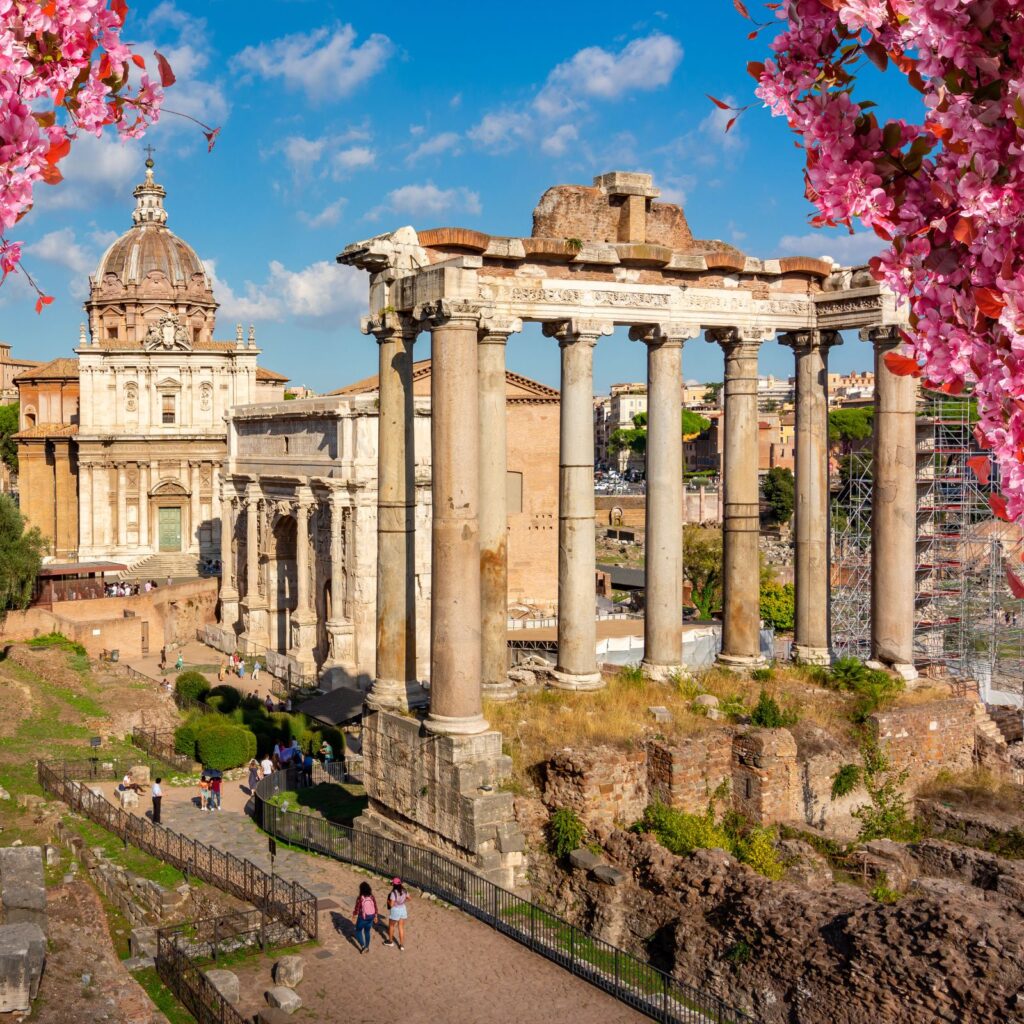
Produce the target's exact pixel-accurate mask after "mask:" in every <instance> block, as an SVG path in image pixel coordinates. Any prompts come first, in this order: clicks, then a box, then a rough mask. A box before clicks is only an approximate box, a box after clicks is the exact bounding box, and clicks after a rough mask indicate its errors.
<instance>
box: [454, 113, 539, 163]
mask: <svg viewBox="0 0 1024 1024" xmlns="http://www.w3.org/2000/svg"><path fill="white" fill-rule="evenodd" d="M532 128H533V122H532V120H531V118H530V115H529V114H526V113H524V112H523V111H521V110H511V109H506V110H496V111H493V112H491V113H489V114H484V116H483V117H482V118H481V119H480V122H479V123H478V124H476V125H475V126H474V127H472V128H470V130H469V131H468V132H467V133H466V134H467V135H468V136H469V137H470V138H471V139H472V140H473V141H474V142H475V143H477V145H479V146H482V147H483V148H484V149H487V150H490V151H491V152H492V153H505V152H508V150H510V149H513V148H515V147H516V146H517V145H518V144H519V143H520V142H522V141H523V140H524V139H528V138H530V136H531V134H532Z"/></svg>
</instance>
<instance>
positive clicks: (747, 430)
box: [706, 327, 766, 669]
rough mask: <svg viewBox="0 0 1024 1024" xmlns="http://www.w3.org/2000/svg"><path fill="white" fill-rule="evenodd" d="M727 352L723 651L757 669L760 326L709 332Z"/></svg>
mask: <svg viewBox="0 0 1024 1024" xmlns="http://www.w3.org/2000/svg"><path fill="white" fill-rule="evenodd" d="M706 333H707V338H708V341H713V342H717V344H719V345H720V346H721V347H722V351H723V352H724V354H725V383H724V385H723V388H722V396H723V403H722V404H723V410H724V411H723V414H722V418H723V420H724V421H725V439H724V441H725V443H724V446H723V466H722V488H723V491H724V495H723V508H722V548H723V551H722V653H721V654H720V655H719V657H718V660H719V662H720V663H721V664H722V665H724V666H726V667H729V668H739V669H745V668H756V667H758V666H759V665H762V664H763V663H764V658H763V657H762V656H761V644H760V629H761V580H760V571H759V554H760V552H759V544H758V541H759V538H760V530H761V521H760V485H759V480H758V426H757V424H758V419H757V353H758V349H759V348H760V347H761V342H762V341H763V340H764V338H765V336H766V332H765V331H764V330H762V329H760V328H735V327H716V328H714V329H712V330H708V331H707V332H706Z"/></svg>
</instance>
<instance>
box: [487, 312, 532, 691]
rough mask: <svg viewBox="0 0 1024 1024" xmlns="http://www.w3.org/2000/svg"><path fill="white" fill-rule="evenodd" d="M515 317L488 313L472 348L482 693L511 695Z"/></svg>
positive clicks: (520, 325)
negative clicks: (508, 372) (510, 376)
mask: <svg viewBox="0 0 1024 1024" xmlns="http://www.w3.org/2000/svg"><path fill="white" fill-rule="evenodd" d="M522 328H523V322H522V321H521V320H518V319H508V318H501V319H499V318H488V319H485V320H484V321H482V322H481V325H480V347H479V349H478V350H477V360H478V379H479V388H480V608H481V611H480V616H481V621H480V629H481V649H482V653H481V668H482V671H481V680H482V683H483V693H484V696H485V697H489V698H490V699H491V700H511V699H512V698H513V697H515V695H516V690H515V687H514V686H512V685H511V684H510V683H509V679H508V653H507V651H508V643H507V640H506V636H507V631H508V437H507V430H506V407H507V395H506V390H507V388H506V384H505V343H506V342H507V341H508V336H509V335H510V334H512V333H514V332H516V331H521V330H522Z"/></svg>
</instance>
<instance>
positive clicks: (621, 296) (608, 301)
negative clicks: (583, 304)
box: [590, 291, 671, 307]
mask: <svg viewBox="0 0 1024 1024" xmlns="http://www.w3.org/2000/svg"><path fill="white" fill-rule="evenodd" d="M590 298H591V301H592V303H593V305H595V306H649V307H662V306H668V305H669V304H670V302H671V298H670V296H669V295H667V294H665V293H664V292H605V291H596V292H593V293H591V295H590Z"/></svg>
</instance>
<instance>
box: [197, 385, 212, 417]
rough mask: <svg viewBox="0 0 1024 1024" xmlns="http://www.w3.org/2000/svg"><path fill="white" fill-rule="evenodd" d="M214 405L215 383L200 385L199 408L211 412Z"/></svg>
mask: <svg viewBox="0 0 1024 1024" xmlns="http://www.w3.org/2000/svg"><path fill="white" fill-rule="evenodd" d="M212 407H213V385H212V384H209V383H203V384H200V385H199V408H200V409H202V410H203V412H209V411H210V409H211V408H212Z"/></svg>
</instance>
